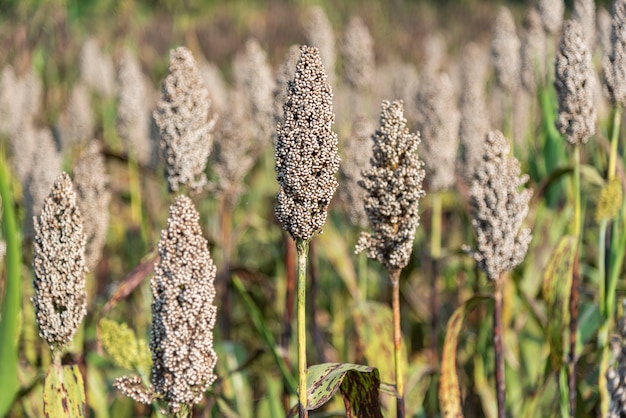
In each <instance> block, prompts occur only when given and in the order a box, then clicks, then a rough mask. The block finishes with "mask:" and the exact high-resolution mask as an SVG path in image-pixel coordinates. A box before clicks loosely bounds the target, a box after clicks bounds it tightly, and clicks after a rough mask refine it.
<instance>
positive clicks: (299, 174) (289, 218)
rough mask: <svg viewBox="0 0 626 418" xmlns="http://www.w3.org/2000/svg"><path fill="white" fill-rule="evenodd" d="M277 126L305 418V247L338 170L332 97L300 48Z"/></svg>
mask: <svg viewBox="0 0 626 418" xmlns="http://www.w3.org/2000/svg"><path fill="white" fill-rule="evenodd" d="M288 86H289V91H288V94H287V102H286V103H285V105H284V107H283V109H284V117H283V121H282V122H279V123H278V126H277V141H276V150H275V159H276V179H277V180H278V184H279V185H280V191H279V192H278V195H277V196H276V200H277V203H276V208H275V214H276V218H278V220H279V221H280V223H281V224H282V226H283V229H285V231H287V232H289V234H290V235H291V237H292V238H293V239H294V241H295V242H296V249H297V253H298V293H297V295H298V296H297V298H298V304H297V314H296V315H297V318H298V322H297V336H298V399H299V415H300V417H301V418H302V417H305V416H308V412H307V387H306V371H307V363H306V331H305V312H306V311H305V291H306V264H307V254H308V248H309V242H310V240H311V238H312V237H313V234H314V233H316V232H318V231H320V230H321V229H322V227H323V226H324V223H325V221H326V216H327V211H328V205H329V204H330V200H331V199H332V197H333V195H334V193H335V190H336V189H337V180H336V179H335V175H336V173H337V171H338V170H339V155H338V154H337V134H335V133H334V132H333V131H332V125H333V123H334V121H335V115H334V113H333V105H332V98H333V93H332V89H331V87H330V84H329V83H328V80H327V77H326V72H325V71H324V66H323V65H322V60H321V58H320V53H319V51H318V49H317V48H313V47H308V46H302V47H301V48H300V59H299V60H298V64H297V65H296V72H295V74H294V77H293V80H292V81H290V82H289V83H288Z"/></svg>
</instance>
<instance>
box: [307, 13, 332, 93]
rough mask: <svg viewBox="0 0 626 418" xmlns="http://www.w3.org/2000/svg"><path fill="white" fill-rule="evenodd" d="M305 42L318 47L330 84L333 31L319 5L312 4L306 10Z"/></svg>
mask: <svg viewBox="0 0 626 418" xmlns="http://www.w3.org/2000/svg"><path fill="white" fill-rule="evenodd" d="M306 22H307V23H306V27H305V29H306V39H307V43H308V44H309V45H311V46H312V47H315V48H317V49H318V51H319V54H320V57H321V59H322V65H323V66H324V70H325V72H326V77H327V79H328V82H329V83H330V84H332V83H333V80H334V77H335V57H336V55H337V52H336V50H335V32H334V31H333V27H332V25H331V24H330V21H329V20H328V16H326V12H324V9H322V8H321V6H312V7H311V8H310V9H309V11H308V16H307V21H306Z"/></svg>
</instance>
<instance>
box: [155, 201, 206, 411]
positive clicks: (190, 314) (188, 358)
mask: <svg viewBox="0 0 626 418" xmlns="http://www.w3.org/2000/svg"><path fill="white" fill-rule="evenodd" d="M199 218H200V216H199V214H198V212H197V211H196V209H195V207H194V205H193V202H192V201H191V199H189V198H188V197H187V196H179V197H178V198H176V202H175V204H174V205H172V206H171V207H170V214H169V218H168V221H167V229H165V230H163V231H162V232H161V240H160V241H159V256H160V257H159V262H158V263H157V265H156V266H155V268H154V277H153V278H152V280H151V281H150V287H151V288H152V294H153V297H154V300H153V302H152V331H151V338H150V351H152V378H151V380H152V385H153V387H154V390H155V391H156V392H157V393H159V394H160V395H161V396H162V397H163V400H164V401H165V402H167V403H168V406H169V411H170V413H175V412H177V411H178V410H179V409H180V408H181V406H182V405H193V404H196V403H198V402H199V401H200V400H201V399H202V397H203V396H204V392H205V391H206V390H207V389H208V388H209V386H211V384H212V383H213V382H214V381H215V379H216V378H217V377H216V376H215V374H214V373H213V371H214V369H215V365H216V363H217V354H216V353H215V351H214V350H213V327H214V326H215V320H216V315H217V307H216V306H215V305H214V303H213V300H214V299H215V287H214V282H215V274H216V268H215V265H214V264H213V260H212V259H211V254H210V253H209V248H208V244H207V241H206V239H205V238H204V237H203V236H202V229H201V228H200V224H199V223H198V222H199Z"/></svg>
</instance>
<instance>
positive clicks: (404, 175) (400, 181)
mask: <svg viewBox="0 0 626 418" xmlns="http://www.w3.org/2000/svg"><path fill="white" fill-rule="evenodd" d="M372 141H373V142H374V144H373V152H372V154H373V156H372V159H371V160H370V162H371V168H369V169H366V170H363V172H362V174H363V179H362V180H361V181H360V182H359V184H360V185H361V187H363V188H364V189H365V191H366V196H365V212H366V213H367V217H368V219H369V223H370V227H371V228H372V233H366V232H363V233H362V234H361V238H360V239H359V242H358V244H357V246H356V252H357V253H358V252H361V251H364V250H367V255H368V257H369V258H372V259H375V260H377V261H378V262H380V263H381V264H382V265H383V266H384V267H385V269H386V270H387V272H388V273H389V278H390V280H391V284H392V286H393V294H392V310H393V347H394V363H395V375H396V390H397V396H398V398H397V402H396V405H397V406H396V408H397V416H398V417H403V416H404V373H405V370H403V369H402V367H401V364H402V360H401V346H402V332H401V329H400V272H401V271H402V269H403V268H404V267H406V265H407V264H408V263H409V261H410V259H411V252H412V250H413V240H414V238H415V230H416V229H417V226H418V225H419V214H418V209H419V201H420V199H421V198H422V197H423V196H424V191H423V190H422V182H423V181H424V170H423V165H424V164H423V163H422V161H420V160H419V158H418V156H417V153H416V151H417V146H418V145H419V143H420V137H419V135H417V134H412V133H410V132H409V129H408V128H407V126H406V119H405V118H404V115H403V105H402V102H401V101H394V102H388V101H383V102H382V104H381V114H380V126H379V128H378V129H377V130H376V132H375V133H374V135H372Z"/></svg>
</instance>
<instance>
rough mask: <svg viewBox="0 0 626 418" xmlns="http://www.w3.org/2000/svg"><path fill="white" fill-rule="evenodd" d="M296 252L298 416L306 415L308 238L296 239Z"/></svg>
mask: <svg viewBox="0 0 626 418" xmlns="http://www.w3.org/2000/svg"><path fill="white" fill-rule="evenodd" d="M296 250H297V252H298V297H297V299H298V309H297V313H296V316H297V320H298V322H297V331H296V332H297V336H298V337H297V338H298V401H299V414H300V417H306V416H308V411H307V396H306V395H307V393H306V369H307V364H306V260H307V255H308V253H309V240H296Z"/></svg>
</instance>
